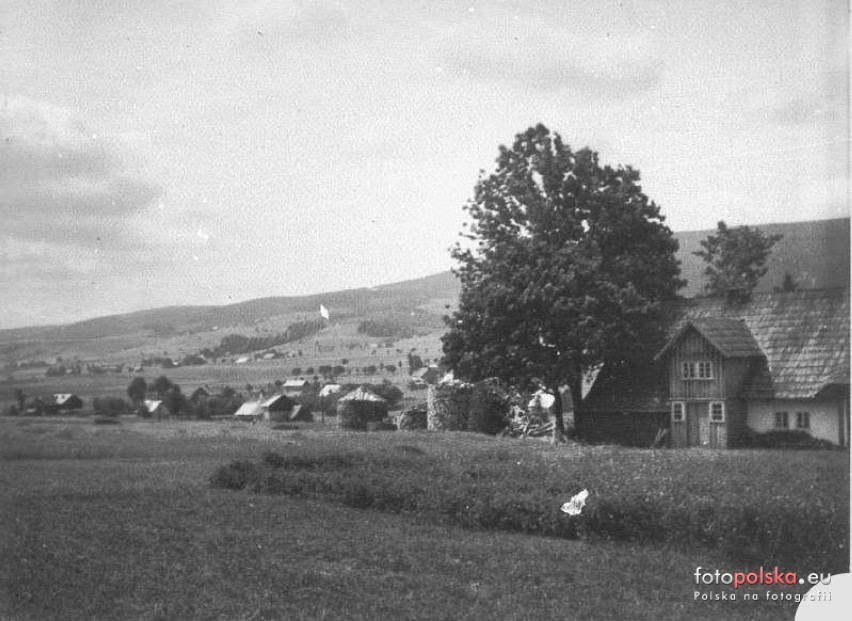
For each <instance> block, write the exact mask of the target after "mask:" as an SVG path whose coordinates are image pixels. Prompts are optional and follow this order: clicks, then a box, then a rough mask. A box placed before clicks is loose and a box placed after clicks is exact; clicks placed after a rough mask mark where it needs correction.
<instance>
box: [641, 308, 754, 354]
mask: <svg viewBox="0 0 852 621" xmlns="http://www.w3.org/2000/svg"><path fill="white" fill-rule="evenodd" d="M690 329H694V330H695V331H696V332H698V333H699V334H700V335H701V336H702V337H704V338H705V339H706V340H707V342H709V343H710V344H711V345H712V346H713V347H714V348H715V349H716V350H717V351H718V352H719V353H720V354H722V356H724V357H726V358H751V357H757V356H762V355H763V351H762V350H761V349H760V345H758V343H757V341H756V340H755V338H754V335H753V334H752V332H751V330H749V327H748V325H746V323H745V321H743V320H742V319H733V318H726V317H697V318H694V319H688V320H686V321H684V322H682V323H681V325H680V327H679V328H677V330H676V331H675V334H674V335H673V336H672V337H671V338H670V339H669V341H668V342H667V343H666V345H665V347H663V349H661V350H660V352H659V353H658V354H657V355H656V356H655V357H654V359H655V360H660V359H662V358H663V357H665V356H666V355H667V354H668V353H669V352H670V351H671V350H672V348H674V347H675V346H676V345H677V343H678V342H679V341H680V339H681V338H682V337H683V336H684V335H685V334H686V333H687V332H689V330H690Z"/></svg>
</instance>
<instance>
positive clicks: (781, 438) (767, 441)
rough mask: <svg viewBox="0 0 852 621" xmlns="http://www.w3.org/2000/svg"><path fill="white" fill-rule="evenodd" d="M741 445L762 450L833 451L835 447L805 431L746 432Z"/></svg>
mask: <svg viewBox="0 0 852 621" xmlns="http://www.w3.org/2000/svg"><path fill="white" fill-rule="evenodd" d="M743 445H744V446H745V447H747V448H763V449H777V448H784V449H791V448H792V449H808V450H813V449H834V448H835V446H834V445H833V444H832V443H831V442H827V441H826V440H820V439H818V438H814V437H813V436H812V435H811V434H809V433H808V432H807V431H794V430H783V431H767V432H765V433H758V432H756V431H752V430H750V429H749V430H748V433H747V434H746V436H745V438H744V440H743Z"/></svg>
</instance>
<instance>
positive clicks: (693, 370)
mask: <svg viewBox="0 0 852 621" xmlns="http://www.w3.org/2000/svg"><path fill="white" fill-rule="evenodd" d="M681 377H682V378H683V379H685V380H693V379H701V380H709V379H713V365H712V364H711V363H710V362H709V361H706V360H703V361H697V362H696V361H690V362H684V363H683V364H682V365H681Z"/></svg>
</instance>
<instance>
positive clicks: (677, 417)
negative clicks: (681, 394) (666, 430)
mask: <svg viewBox="0 0 852 621" xmlns="http://www.w3.org/2000/svg"><path fill="white" fill-rule="evenodd" d="M685 411H686V408H685V407H684V403H683V401H672V422H673V423H682V422H683V421H684V420H685V419H686V413H685Z"/></svg>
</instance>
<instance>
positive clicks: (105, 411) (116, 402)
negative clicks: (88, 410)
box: [92, 397, 132, 416]
mask: <svg viewBox="0 0 852 621" xmlns="http://www.w3.org/2000/svg"><path fill="white" fill-rule="evenodd" d="M131 409H132V406H131V405H130V403H129V402H128V401H126V400H125V399H121V398H120V397H95V398H94V399H93V400H92V410H93V411H94V413H95V414H100V415H103V416H120V415H122V414H127V413H129V412H130V411H131Z"/></svg>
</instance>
